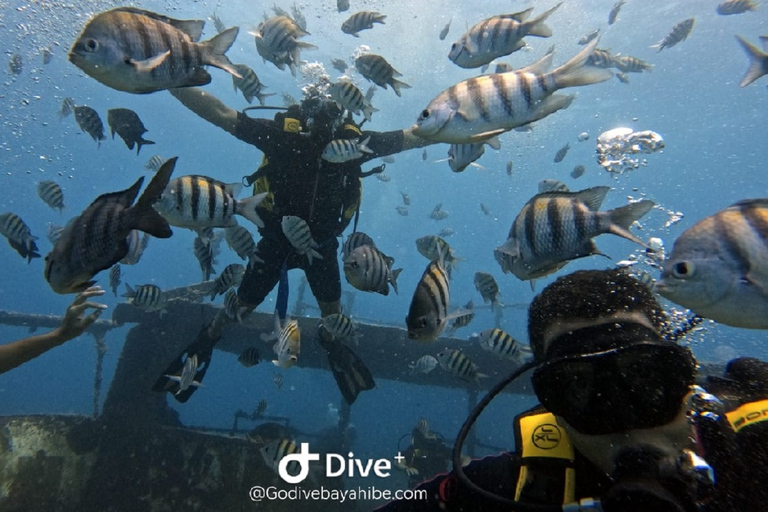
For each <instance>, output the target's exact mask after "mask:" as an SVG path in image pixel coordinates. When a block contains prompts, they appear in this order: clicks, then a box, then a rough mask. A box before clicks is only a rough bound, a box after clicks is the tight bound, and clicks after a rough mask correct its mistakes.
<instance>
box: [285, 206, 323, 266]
mask: <svg viewBox="0 0 768 512" xmlns="http://www.w3.org/2000/svg"><path fill="white" fill-rule="evenodd" d="M281 226H282V228H283V234H284V235H285V238H287V239H288V241H289V242H290V243H291V245H292V246H293V248H294V249H296V251H297V252H298V253H299V254H305V255H306V256H307V260H309V264H310V265H311V264H312V259H313V258H317V259H319V260H321V259H323V256H322V255H321V254H320V253H319V252H317V251H316V249H317V248H318V247H319V245H318V244H317V242H315V241H314V240H313V239H312V233H310V231H309V225H308V224H307V222H306V221H305V220H304V219H302V218H300V217H296V216H295V215H285V216H284V217H283V220H282V222H281Z"/></svg>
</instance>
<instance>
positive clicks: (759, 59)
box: [736, 36, 768, 87]
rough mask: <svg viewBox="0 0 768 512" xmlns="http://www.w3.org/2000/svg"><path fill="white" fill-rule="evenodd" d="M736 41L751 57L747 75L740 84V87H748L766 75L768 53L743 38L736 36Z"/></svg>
mask: <svg viewBox="0 0 768 512" xmlns="http://www.w3.org/2000/svg"><path fill="white" fill-rule="evenodd" d="M736 40H737V41H738V42H739V43H741V46H742V47H743V48H744V51H745V52H747V56H748V57H749V69H747V74H745V75H744V78H743V79H742V80H741V83H740V84H739V87H746V86H748V85H749V84H751V83H752V82H754V81H755V80H757V79H758V78H760V77H761V76H763V75H765V74H766V69H768V53H766V52H764V51H762V50H760V48H758V47H757V46H755V45H753V44H752V43H750V42H748V41H746V40H745V39H744V38H743V37H741V36H736Z"/></svg>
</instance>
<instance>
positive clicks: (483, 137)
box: [467, 128, 506, 143]
mask: <svg viewBox="0 0 768 512" xmlns="http://www.w3.org/2000/svg"><path fill="white" fill-rule="evenodd" d="M505 131H506V130H505V129H504V128H499V129H498V130H491V131H489V132H483V133H476V134H474V135H470V136H469V137H467V143H475V142H485V141H487V140H488V139H492V138H493V137H495V136H497V135H500V134H502V133H504V132H505Z"/></svg>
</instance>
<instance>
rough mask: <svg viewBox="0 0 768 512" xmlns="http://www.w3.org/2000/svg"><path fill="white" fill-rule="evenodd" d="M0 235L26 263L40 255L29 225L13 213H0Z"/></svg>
mask: <svg viewBox="0 0 768 512" xmlns="http://www.w3.org/2000/svg"><path fill="white" fill-rule="evenodd" d="M0 235H3V236H4V237H6V238H7V239H8V243H9V244H10V246H11V247H13V249H14V250H15V251H16V252H17V253H19V256H21V257H22V258H26V260H27V263H29V262H30V261H32V259H33V258H39V257H40V255H39V254H38V253H37V251H38V249H37V244H36V243H35V240H37V237H36V236H32V232H31V231H30V229H29V226H27V224H26V223H25V222H24V221H23V220H21V217H19V216H18V215H16V214H15V213H11V212H7V213H3V214H2V215H0ZM86 288H87V287H86ZM83 289H85V288H83Z"/></svg>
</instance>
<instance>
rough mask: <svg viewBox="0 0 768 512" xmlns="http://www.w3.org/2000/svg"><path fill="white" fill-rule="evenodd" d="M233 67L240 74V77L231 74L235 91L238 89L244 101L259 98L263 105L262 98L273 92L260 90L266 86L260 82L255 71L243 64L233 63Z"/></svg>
mask: <svg viewBox="0 0 768 512" xmlns="http://www.w3.org/2000/svg"><path fill="white" fill-rule="evenodd" d="M235 69H236V70H237V72H238V73H239V74H240V78H238V77H236V76H234V75H232V86H233V87H234V88H235V91H237V90H238V89H240V91H242V93H243V97H244V98H245V101H247V102H248V103H251V102H252V101H253V98H256V99H258V100H259V104H260V105H262V106H263V105H264V98H267V97H269V96H274V95H275V93H266V94H265V93H263V92H262V90H263V89H265V88H266V87H267V86H266V85H264V84H263V83H261V80H259V77H258V76H257V75H256V73H255V72H254V71H253V70H252V69H251V68H250V67H249V66H247V65H245V64H235Z"/></svg>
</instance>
